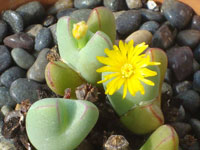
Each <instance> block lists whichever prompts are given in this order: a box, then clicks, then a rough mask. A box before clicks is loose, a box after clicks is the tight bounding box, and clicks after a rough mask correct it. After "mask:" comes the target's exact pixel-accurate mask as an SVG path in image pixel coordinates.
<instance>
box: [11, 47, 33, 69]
mask: <svg viewBox="0 0 200 150" xmlns="http://www.w3.org/2000/svg"><path fill="white" fill-rule="evenodd" d="M11 56H12V58H13V60H14V61H15V63H16V64H17V65H18V66H19V67H21V68H23V69H29V68H30V67H31V66H32V65H33V63H34V62H35V57H33V56H32V55H31V54H29V53H28V52H27V51H25V50H24V49H22V48H14V49H13V50H12V51H11Z"/></svg>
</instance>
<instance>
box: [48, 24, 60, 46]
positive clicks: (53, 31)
mask: <svg viewBox="0 0 200 150" xmlns="http://www.w3.org/2000/svg"><path fill="white" fill-rule="evenodd" d="M56 28H57V24H56V23H55V24H53V25H51V26H50V27H49V29H50V31H51V35H52V37H53V42H54V44H55V45H57V43H58V41H57V36H56Z"/></svg>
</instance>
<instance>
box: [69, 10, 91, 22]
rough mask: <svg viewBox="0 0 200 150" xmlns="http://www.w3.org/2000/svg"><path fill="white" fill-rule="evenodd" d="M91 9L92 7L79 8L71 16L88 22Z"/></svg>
mask: <svg viewBox="0 0 200 150" xmlns="http://www.w3.org/2000/svg"><path fill="white" fill-rule="evenodd" d="M91 11H92V10H91V9H78V10H75V11H73V12H72V13H71V15H70V17H72V18H74V19H76V20H77V21H85V22H87V20H88V17H89V15H90V13H91Z"/></svg>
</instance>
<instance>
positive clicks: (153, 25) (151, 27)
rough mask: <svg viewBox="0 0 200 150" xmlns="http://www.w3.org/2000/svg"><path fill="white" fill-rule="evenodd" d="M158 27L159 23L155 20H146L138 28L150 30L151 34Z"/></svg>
mask: <svg viewBox="0 0 200 150" xmlns="http://www.w3.org/2000/svg"><path fill="white" fill-rule="evenodd" d="M159 27H160V25H159V23H157V22H156V21H147V22H145V23H144V24H142V25H141V26H140V30H147V31H149V32H151V33H152V34H154V33H155V32H156V31H157V30H158V28H159Z"/></svg>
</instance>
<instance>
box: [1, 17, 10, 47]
mask: <svg viewBox="0 0 200 150" xmlns="http://www.w3.org/2000/svg"><path fill="white" fill-rule="evenodd" d="M7 34H8V25H7V23H6V22H5V21H3V20H0V43H2V42H3V39H4V37H5V36H6V35H7Z"/></svg>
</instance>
